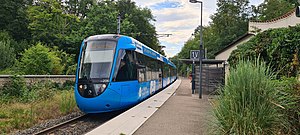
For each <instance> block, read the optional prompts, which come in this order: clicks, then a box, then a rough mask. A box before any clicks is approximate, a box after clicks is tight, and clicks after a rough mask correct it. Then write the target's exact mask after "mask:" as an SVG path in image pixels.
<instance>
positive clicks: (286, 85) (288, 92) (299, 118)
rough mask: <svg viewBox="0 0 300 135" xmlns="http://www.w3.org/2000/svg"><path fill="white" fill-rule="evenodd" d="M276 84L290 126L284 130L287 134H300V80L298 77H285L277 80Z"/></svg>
mask: <svg viewBox="0 0 300 135" xmlns="http://www.w3.org/2000/svg"><path fill="white" fill-rule="evenodd" d="M274 82H275V84H276V85H275V86H276V88H277V90H278V99H280V105H281V106H282V107H283V108H284V109H282V114H283V116H284V118H286V121H288V126H286V127H285V128H284V129H283V131H282V132H284V133H285V134H294V135H299V134H300V82H299V81H298V80H297V79H296V78H286V77H283V78H281V80H275V81H274Z"/></svg>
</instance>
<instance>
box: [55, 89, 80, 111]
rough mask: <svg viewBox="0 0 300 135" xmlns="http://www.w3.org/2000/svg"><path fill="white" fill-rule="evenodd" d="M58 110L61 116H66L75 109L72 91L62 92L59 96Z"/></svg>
mask: <svg viewBox="0 0 300 135" xmlns="http://www.w3.org/2000/svg"><path fill="white" fill-rule="evenodd" d="M59 109H60V111H61V112H62V113H63V114H67V113H69V112H72V111H74V110H75V109H76V102H75V98H74V93H73V91H64V92H63V93H62V94H61V100H60V105H59Z"/></svg>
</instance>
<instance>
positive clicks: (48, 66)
mask: <svg viewBox="0 0 300 135" xmlns="http://www.w3.org/2000/svg"><path fill="white" fill-rule="evenodd" d="M18 66H19V70H20V71H21V72H23V73H24V74H31V75H43V74H62V71H63V66H61V59H60V58H59V57H58V56H57V55H56V54H55V52H50V49H49V48H48V47H45V46H43V45H42V44H41V43H38V44H37V45H35V46H33V47H31V48H29V49H28V50H26V51H25V52H24V53H23V56H22V57H21V60H20V62H19V63H18Z"/></svg>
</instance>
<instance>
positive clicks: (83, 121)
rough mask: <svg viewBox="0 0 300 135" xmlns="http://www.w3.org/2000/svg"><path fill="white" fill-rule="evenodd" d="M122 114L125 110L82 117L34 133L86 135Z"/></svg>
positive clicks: (42, 134) (38, 134)
mask: <svg viewBox="0 0 300 135" xmlns="http://www.w3.org/2000/svg"><path fill="white" fill-rule="evenodd" d="M122 112H124V110H122V111H116V112H110V113H101V114H85V115H81V116H78V117H75V118H73V119H70V120H68V121H65V122H63V123H60V124H57V125H55V126H52V127H50V128H46V129H44V130H41V131H39V132H37V133H34V135H66V134H70V135H76V134H85V133H87V132H89V131H91V130H93V129H95V128H96V127H98V126H100V125H102V124H104V123H105V122H107V121H108V120H110V119H112V118H114V117H115V116H117V115H119V114H121V113H122Z"/></svg>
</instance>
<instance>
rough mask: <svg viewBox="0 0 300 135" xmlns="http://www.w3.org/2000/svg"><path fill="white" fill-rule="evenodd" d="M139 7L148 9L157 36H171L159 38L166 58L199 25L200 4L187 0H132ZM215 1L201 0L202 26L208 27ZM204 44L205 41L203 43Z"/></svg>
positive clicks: (252, 0) (255, 1)
mask: <svg viewBox="0 0 300 135" xmlns="http://www.w3.org/2000/svg"><path fill="white" fill-rule="evenodd" d="M133 1H135V2H136V4H137V5H138V6H140V7H143V8H144V7H147V8H150V9H151V11H152V14H153V15H154V17H155V20H156V21H155V22H153V24H154V25H155V27H156V31H157V33H158V34H172V35H171V36H169V37H159V41H160V44H161V45H163V46H166V48H164V51H165V53H166V55H167V57H173V56H174V55H176V54H177V53H179V52H180V50H181V48H182V47H183V45H184V42H186V41H187V40H188V39H190V38H191V37H192V33H193V32H194V30H195V28H196V27H197V26H198V25H199V24H200V4H199V3H189V0H133ZM216 1H217V0H202V2H203V25H204V26H205V25H208V24H209V22H210V21H211V20H210V18H209V17H210V16H211V15H213V14H214V13H216V8H217V6H216ZM262 1H263V0H250V5H258V4H260V3H262ZM204 44H205V41H204Z"/></svg>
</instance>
